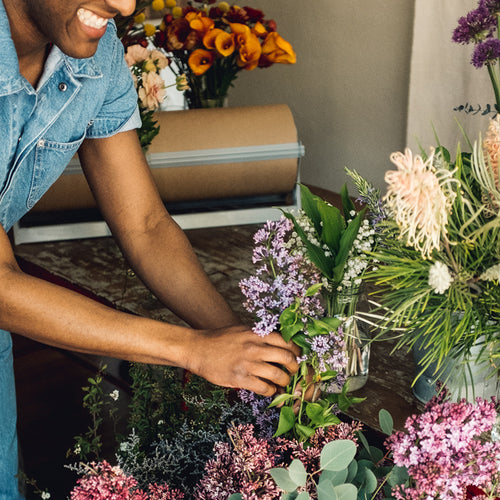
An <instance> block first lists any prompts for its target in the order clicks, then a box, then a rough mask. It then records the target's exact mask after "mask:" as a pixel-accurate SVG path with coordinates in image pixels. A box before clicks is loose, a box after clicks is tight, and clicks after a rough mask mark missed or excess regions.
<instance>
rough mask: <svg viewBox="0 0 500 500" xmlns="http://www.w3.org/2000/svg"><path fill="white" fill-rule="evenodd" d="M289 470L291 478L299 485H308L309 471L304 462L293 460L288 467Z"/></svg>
mask: <svg viewBox="0 0 500 500" xmlns="http://www.w3.org/2000/svg"><path fill="white" fill-rule="evenodd" d="M288 472H289V473H290V479H292V481H294V482H295V484H296V485H297V486H305V485H306V480H307V472H306V468H305V467H304V464H303V463H302V462H301V461H300V460H298V459H295V460H292V463H291V464H290V465H289V467H288Z"/></svg>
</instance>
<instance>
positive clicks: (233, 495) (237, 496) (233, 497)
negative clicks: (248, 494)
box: [227, 493, 243, 500]
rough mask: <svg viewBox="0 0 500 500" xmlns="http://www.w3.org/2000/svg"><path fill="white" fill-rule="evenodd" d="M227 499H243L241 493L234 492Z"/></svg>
mask: <svg viewBox="0 0 500 500" xmlns="http://www.w3.org/2000/svg"><path fill="white" fill-rule="evenodd" d="M227 500H243V495H242V494H241V493H233V494H232V495H231V496H230V497H229V498H228V499H227Z"/></svg>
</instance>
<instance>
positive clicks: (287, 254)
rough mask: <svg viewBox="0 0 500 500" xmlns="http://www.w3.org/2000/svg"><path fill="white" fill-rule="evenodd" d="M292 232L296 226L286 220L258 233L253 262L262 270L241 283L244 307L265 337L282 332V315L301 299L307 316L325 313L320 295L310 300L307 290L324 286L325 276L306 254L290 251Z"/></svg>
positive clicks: (259, 332)
mask: <svg viewBox="0 0 500 500" xmlns="http://www.w3.org/2000/svg"><path fill="white" fill-rule="evenodd" d="M292 230H293V224H292V222H291V221H290V220H289V219H287V218H286V217H284V216H283V217H282V218H281V219H280V220H278V221H268V222H267V223H266V224H265V225H264V227H263V228H261V229H260V230H259V231H257V233H256V234H255V236H254V242H255V247H254V251H253V257H252V260H253V263H254V264H258V265H259V266H260V267H259V268H258V269H257V271H256V273H255V275H254V276H251V277H250V278H248V279H244V280H242V281H241V282H240V288H241V291H242V293H243V295H244V296H245V297H246V300H245V302H244V303H243V306H244V307H245V308H246V310H247V311H248V312H251V313H253V314H255V316H256V317H257V321H256V323H255V325H254V328H253V330H254V332H255V333H257V334H258V335H261V336H265V335H268V334H269V333H271V332H272V331H276V330H278V329H279V317H280V315H281V313H282V312H283V311H284V310H285V309H286V308H287V307H289V306H290V305H291V304H293V303H294V302H295V301H296V299H297V298H299V299H300V311H301V313H302V314H303V315H304V316H307V315H308V316H312V317H320V316H322V315H323V312H324V311H323V307H322V306H321V303H320V300H319V293H318V294H316V295H314V296H311V297H306V292H307V289H308V288H309V287H310V286H311V285H313V284H316V283H320V282H321V275H320V273H319V271H318V270H317V269H316V268H315V267H314V266H313V265H312V264H311V263H310V262H309V261H308V260H307V259H306V258H305V257H304V256H303V255H302V254H300V253H292V252H291V251H290V249H289V248H288V246H287V243H288V240H289V239H290V236H291V234H292Z"/></svg>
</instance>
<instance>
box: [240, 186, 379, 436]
mask: <svg viewBox="0 0 500 500" xmlns="http://www.w3.org/2000/svg"><path fill="white" fill-rule="evenodd" d="M301 199H302V206H303V209H301V210H300V211H299V212H298V213H297V214H291V213H285V214H284V215H283V216H282V218H281V219H280V220H278V221H270V222H268V223H266V224H265V226H264V227H263V228H262V229H260V230H259V231H257V233H256V234H255V236H254V241H255V247H254V252H253V262H254V264H256V265H257V266H258V267H257V270H256V272H255V274H254V275H253V276H251V277H249V278H247V279H244V280H242V281H241V282H240V288H241V290H242V292H243V295H244V296H245V297H246V301H245V302H244V307H245V308H246V309H247V311H249V312H251V313H253V314H254V315H255V317H256V322H255V324H254V327H253V330H254V332H255V333H256V334H258V335H262V336H264V335H267V334H269V333H270V332H272V331H279V332H281V334H282V335H283V338H284V339H285V340H286V341H293V342H295V343H296V344H297V345H298V346H300V347H301V348H302V353H303V354H302V356H301V357H300V358H299V361H300V370H299V372H298V374H296V375H294V377H293V379H292V383H291V384H290V386H289V387H287V388H286V390H285V392H284V393H283V394H280V395H279V396H277V397H276V398H275V399H274V401H273V402H272V403H271V407H274V406H278V405H281V410H280V417H279V422H278V428H277V431H276V435H283V434H284V435H286V434H287V433H288V432H291V433H292V435H293V436H294V437H295V438H297V439H300V440H304V441H306V440H308V439H309V438H310V437H311V436H312V435H313V434H314V432H315V431H316V430H317V429H318V428H319V427H325V426H328V425H335V424H337V423H338V422H339V420H338V418H337V417H336V416H335V409H336V408H337V407H338V408H340V409H341V410H345V409H347V407H348V406H349V405H350V404H352V403H353V402H357V401H358V399H355V398H348V397H347V396H346V392H347V391H348V390H349V388H350V387H351V385H350V382H351V381H352V380H356V377H357V376H358V375H360V374H359V373H358V367H360V366H361V368H363V370H365V372H364V373H363V374H362V376H363V377H364V378H363V382H364V381H366V375H367V374H366V365H365V363H366V355H365V354H364V353H363V352H362V350H363V349H364V348H365V345H363V342H366V340H367V339H362V338H360V334H359V333H360V330H359V329H357V328H355V327H354V326H356V325H357V322H356V320H355V316H354V311H355V310H356V301H357V293H358V291H359V288H360V286H361V282H362V275H363V273H364V271H365V270H366V269H367V267H368V264H369V258H368V256H367V251H368V250H371V249H372V247H373V245H374V243H375V240H374V231H373V229H372V228H370V227H369V223H368V221H365V222H363V215H364V210H363V211H361V212H360V213H357V212H356V210H355V207H354V204H353V203H352V201H351V200H350V198H349V196H348V193H347V189H346V188H345V187H344V188H343V190H342V199H343V213H342V212H341V210H339V209H338V208H336V207H334V206H332V205H330V204H329V203H327V202H326V201H325V200H323V199H321V198H320V197H318V196H315V195H313V194H312V193H311V192H310V191H309V189H308V188H307V187H305V186H301ZM346 297H347V300H345V298H346ZM346 377H347V379H348V384H346V385H344V383H345V380H346ZM355 388H358V387H353V389H355ZM321 390H322V391H323V394H322V396H321V397H319V392H320V391H321ZM311 391H312V398H311V401H307V398H306V395H307V394H308V393H311Z"/></svg>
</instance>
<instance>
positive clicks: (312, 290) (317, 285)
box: [306, 283, 323, 297]
mask: <svg viewBox="0 0 500 500" xmlns="http://www.w3.org/2000/svg"><path fill="white" fill-rule="evenodd" d="M322 288H323V283H315V284H314V285H311V286H310V287H309V288H308V289H307V291H306V297H314V295H316V294H317V293H318V292H319V291H320V290H321V289H322Z"/></svg>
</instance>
